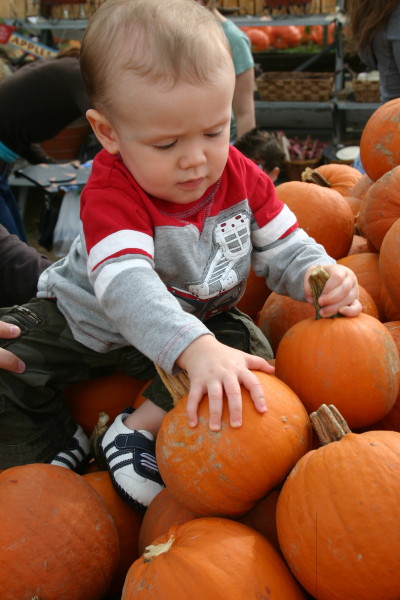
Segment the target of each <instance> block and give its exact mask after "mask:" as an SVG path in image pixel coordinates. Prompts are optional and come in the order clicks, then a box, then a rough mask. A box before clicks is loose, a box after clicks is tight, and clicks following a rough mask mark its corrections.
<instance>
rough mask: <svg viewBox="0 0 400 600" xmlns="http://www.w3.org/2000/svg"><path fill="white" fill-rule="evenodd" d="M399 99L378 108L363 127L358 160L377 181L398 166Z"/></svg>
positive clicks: (399, 159)
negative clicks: (359, 159)
mask: <svg viewBox="0 0 400 600" xmlns="http://www.w3.org/2000/svg"><path fill="white" fill-rule="evenodd" d="M399 137H400V99H399V98H395V99H394V100H390V101H389V102H385V104H382V105H381V106H379V107H378V108H377V109H376V110H375V111H374V112H373V113H372V115H371V116H370V118H369V119H368V121H367V123H366V124H365V126H364V129H363V132H362V135H361V139H360V158H361V161H362V164H363V167H364V169H365V172H366V173H367V175H368V176H369V177H370V178H371V179H372V180H373V181H377V180H378V179H379V178H380V177H382V175H384V174H385V173H386V172H387V171H390V169H393V168H394V167H396V166H397V165H399V164H400V146H399Z"/></svg>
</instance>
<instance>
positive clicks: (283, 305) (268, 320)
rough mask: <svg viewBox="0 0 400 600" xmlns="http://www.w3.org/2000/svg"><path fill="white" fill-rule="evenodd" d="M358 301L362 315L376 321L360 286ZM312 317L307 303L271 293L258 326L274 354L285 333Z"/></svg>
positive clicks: (375, 313)
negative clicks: (296, 324) (369, 316)
mask: <svg viewBox="0 0 400 600" xmlns="http://www.w3.org/2000/svg"><path fill="white" fill-rule="evenodd" d="M359 300H360V302H361V305H362V311H363V312H364V313H366V314H368V315H371V316H372V317H375V318H376V319H378V318H379V313H378V309H377V306H376V304H375V302H374V300H373V298H372V296H371V295H370V294H369V293H368V292H367V290H366V289H365V288H363V287H362V286H361V285H360V286H359ZM314 315H315V309H314V307H313V306H312V305H311V304H309V303H308V302H301V301H299V300H293V299H292V298H289V297H288V296H282V295H281V294H276V293H275V292H272V294H270V296H269V297H268V298H267V300H266V301H265V304H264V306H263V308H262V309H261V311H260V314H259V317H258V326H259V327H260V329H261V331H262V332H263V334H264V335H265V337H266V338H267V339H268V341H269V343H270V344H271V348H272V350H273V352H274V354H276V351H277V349H278V346H279V342H280V341H281V339H282V337H283V336H284V334H285V333H286V331H287V330H288V329H290V327H292V326H293V325H295V323H298V322H299V321H302V320H303V319H309V318H312V317H314Z"/></svg>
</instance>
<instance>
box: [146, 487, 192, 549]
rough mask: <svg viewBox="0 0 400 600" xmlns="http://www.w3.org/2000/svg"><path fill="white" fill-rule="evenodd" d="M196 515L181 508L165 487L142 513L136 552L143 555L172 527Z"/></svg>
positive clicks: (183, 507)
mask: <svg viewBox="0 0 400 600" xmlns="http://www.w3.org/2000/svg"><path fill="white" fill-rule="evenodd" d="M197 518H198V515H196V514H195V513H194V512H192V511H191V510H189V509H188V508H186V507H185V506H182V504H180V503H179V502H178V501H177V500H176V499H175V497H174V496H173V495H172V494H171V492H170V491H169V489H168V488H167V487H166V488H164V489H163V490H161V492H160V493H159V494H157V496H155V497H154V498H153V500H152V501H151V502H150V504H149V506H148V508H147V510H146V512H145V513H144V517H143V522H142V525H141V527H140V532H139V538H138V551H139V554H140V555H141V554H143V552H144V551H145V549H146V547H147V546H149V545H150V544H152V543H153V542H154V540H156V539H157V538H158V537H159V536H160V535H163V534H165V533H166V532H167V531H168V530H169V528H170V527H172V525H180V524H181V523H186V522H187V521H191V520H192V519H197Z"/></svg>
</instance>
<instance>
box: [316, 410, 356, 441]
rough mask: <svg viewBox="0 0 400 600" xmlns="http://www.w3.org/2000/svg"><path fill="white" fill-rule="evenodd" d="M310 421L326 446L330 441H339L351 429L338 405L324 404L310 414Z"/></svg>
mask: <svg viewBox="0 0 400 600" xmlns="http://www.w3.org/2000/svg"><path fill="white" fill-rule="evenodd" d="M310 421H311V424H312V426H313V428H314V431H315V433H316V434H317V436H318V439H319V441H320V443H321V446H326V444H329V443H330V442H338V441H339V440H341V439H342V437H344V436H345V435H347V434H348V433H351V429H350V428H349V426H348V425H347V423H346V421H345V419H344V418H343V417H342V415H341V414H340V412H339V411H338V409H337V408H336V406H334V405H333V404H330V405H329V406H327V405H326V404H322V405H321V406H320V407H319V408H318V410H316V411H315V412H313V413H311V414H310Z"/></svg>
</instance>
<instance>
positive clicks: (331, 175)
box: [301, 163, 362, 196]
mask: <svg viewBox="0 0 400 600" xmlns="http://www.w3.org/2000/svg"><path fill="white" fill-rule="evenodd" d="M361 177H362V174H361V173H360V171H358V170H357V169H355V168H354V167H351V166H350V165H345V164H338V163H329V164H326V165H320V166H319V167H316V168H315V169H306V171H305V172H304V173H303V174H302V176H301V178H302V181H305V182H307V183H315V184H317V185H322V186H325V187H329V188H330V189H331V190H335V191H336V192H339V194H342V196H348V195H350V191H351V190H352V189H353V188H354V186H355V185H356V183H357V182H358V181H359V180H360V179H361Z"/></svg>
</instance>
